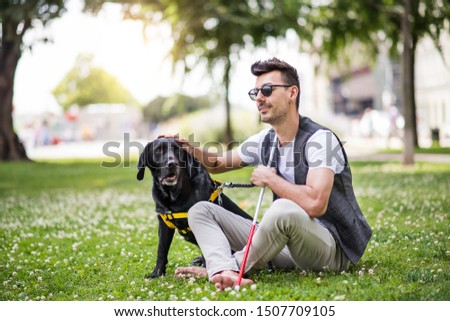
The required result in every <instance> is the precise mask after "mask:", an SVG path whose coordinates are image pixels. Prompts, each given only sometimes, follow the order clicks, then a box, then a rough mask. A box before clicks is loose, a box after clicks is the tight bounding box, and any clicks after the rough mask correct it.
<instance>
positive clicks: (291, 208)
mask: <svg viewBox="0 0 450 321" xmlns="http://www.w3.org/2000/svg"><path fill="white" fill-rule="evenodd" d="M264 218H268V219H270V220H273V221H274V222H273V223H275V224H277V223H278V222H280V223H292V222H294V221H295V222H296V224H308V223H310V221H311V217H310V216H309V215H308V213H306V211H305V210H304V209H303V208H301V207H300V206H298V205H297V204H295V203H294V202H293V201H290V200H288V199H285V198H279V199H277V200H275V201H274V202H273V203H272V205H271V206H270V208H269V209H268V210H267V212H266V213H265V214H264Z"/></svg>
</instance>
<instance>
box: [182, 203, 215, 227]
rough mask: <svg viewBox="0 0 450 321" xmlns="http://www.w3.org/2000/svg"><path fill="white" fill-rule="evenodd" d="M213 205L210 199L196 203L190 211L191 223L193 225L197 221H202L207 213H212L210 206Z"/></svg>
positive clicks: (189, 218) (189, 220) (189, 219)
mask: <svg viewBox="0 0 450 321" xmlns="http://www.w3.org/2000/svg"><path fill="white" fill-rule="evenodd" d="M212 205H213V203H211V202H209V201H201V202H198V203H195V204H194V205H193V206H192V207H191V208H190V209H189V211H188V223H189V225H190V226H192V225H193V224H195V222H196V221H199V220H200V221H201V220H203V218H204V217H205V216H206V215H210V213H211V211H210V208H211V206H212Z"/></svg>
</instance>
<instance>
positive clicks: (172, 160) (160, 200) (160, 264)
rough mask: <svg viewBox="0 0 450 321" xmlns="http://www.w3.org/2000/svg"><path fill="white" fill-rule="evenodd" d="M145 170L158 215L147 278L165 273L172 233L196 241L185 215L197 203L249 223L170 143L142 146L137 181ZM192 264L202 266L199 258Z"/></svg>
mask: <svg viewBox="0 0 450 321" xmlns="http://www.w3.org/2000/svg"><path fill="white" fill-rule="evenodd" d="M145 167H148V168H149V169H150V171H151V173H152V176H153V188H152V195H153V199H154V201H155V204H156V212H157V213H158V220H159V229H158V237H159V242H158V254H157V258H156V266H155V268H154V270H153V272H152V273H150V274H149V275H148V276H147V278H157V277H160V276H162V275H164V274H165V273H166V264H167V262H168V260H167V255H168V252H169V248H170V245H171V243H172V239H173V236H174V232H175V229H177V230H178V232H179V233H180V235H181V236H183V237H184V239H185V240H186V241H188V242H191V243H193V244H195V245H198V244H197V241H196V240H195V236H194V234H193V233H192V231H191V229H190V228H189V225H188V220H187V212H188V210H189V209H190V208H191V207H192V206H193V205H194V204H195V203H197V202H199V201H208V200H209V201H211V202H214V203H217V204H220V205H221V206H223V207H224V208H226V209H227V210H229V211H231V212H233V213H235V214H236V215H240V216H242V217H245V218H247V219H249V220H252V217H251V216H250V215H248V214H247V213H246V212H244V211H243V210H242V209H241V208H240V207H239V206H237V205H236V204H235V203H234V202H233V201H231V200H230V199H229V198H228V197H227V196H226V195H224V194H223V193H221V190H220V189H219V188H218V187H219V186H220V183H219V182H217V181H215V180H213V179H212V178H211V176H210V175H209V173H208V172H207V170H206V169H205V168H204V167H203V166H202V165H201V164H200V162H199V161H198V160H197V159H195V158H194V157H193V156H192V155H191V154H189V153H188V152H186V151H185V150H184V149H183V148H182V147H181V145H180V144H179V143H178V142H177V141H175V140H174V139H169V138H158V139H156V140H154V141H153V142H150V143H148V144H147V146H145V149H144V151H143V152H142V153H141V155H140V158H139V163H138V173H137V179H138V180H142V179H143V178H144V173H145ZM193 263H196V264H200V265H203V266H204V265H205V264H204V260H203V258H196V259H194V261H193Z"/></svg>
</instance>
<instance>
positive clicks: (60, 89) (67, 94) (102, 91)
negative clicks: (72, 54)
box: [53, 55, 137, 110]
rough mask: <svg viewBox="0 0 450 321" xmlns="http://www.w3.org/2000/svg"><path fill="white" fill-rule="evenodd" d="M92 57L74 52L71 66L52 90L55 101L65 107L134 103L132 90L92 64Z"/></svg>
mask: <svg viewBox="0 0 450 321" xmlns="http://www.w3.org/2000/svg"><path fill="white" fill-rule="evenodd" d="M92 60H93V57H92V56H90V55H88V56H84V55H80V56H78V58H77V60H76V62H75V66H74V67H73V68H72V69H71V70H70V71H69V72H68V73H67V75H66V76H65V77H64V79H63V80H62V81H61V82H60V83H59V84H58V86H57V87H56V88H55V89H54V90H53V95H54V96H55V98H56V100H57V102H58V103H59V104H60V105H61V106H62V107H63V108H64V109H65V110H67V109H68V108H69V107H70V106H72V105H77V106H80V107H83V106H86V105H89V104H99V103H104V104H128V105H136V104H137V102H136V100H135V99H134V98H133V96H132V94H131V93H130V92H129V91H128V89H126V88H125V87H123V86H122V84H121V83H120V82H119V81H118V80H117V78H115V77H114V76H112V75H111V74H109V73H108V72H106V71H105V70H103V69H101V68H98V67H94V66H93V65H92Z"/></svg>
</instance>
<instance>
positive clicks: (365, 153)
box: [27, 137, 450, 164]
mask: <svg viewBox="0 0 450 321" xmlns="http://www.w3.org/2000/svg"><path fill="white" fill-rule="evenodd" d="M146 143H147V141H143V140H135V141H133V142H131V144H130V143H129V144H128V146H126V145H127V144H124V142H123V141H117V142H105V141H89V142H70V143H64V142H63V143H60V144H58V145H51V146H39V147H33V148H29V149H28V150H27V154H28V157H29V158H31V159H34V160H52V159H53V160H56V159H89V158H91V159H92V158H103V159H105V158H111V157H118V156H119V155H120V156H122V157H123V156H126V157H136V158H137V157H138V156H139V154H140V151H141V150H143V148H144V146H145V145H146ZM343 143H344V148H345V150H346V152H347V155H348V158H349V160H350V161H399V162H401V161H402V159H403V155H402V153H398V154H386V153H379V150H381V149H385V148H386V146H383V145H382V144H383V142H381V141H375V140H368V139H363V138H351V137H349V138H347V140H343ZM398 145H399V142H396V143H395V145H394V144H393V146H392V147H393V148H399V147H401V146H398ZM414 159H415V160H416V161H424V162H433V163H449V164H450V154H417V153H416V154H415V156H414Z"/></svg>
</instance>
